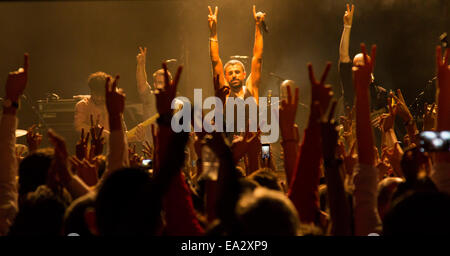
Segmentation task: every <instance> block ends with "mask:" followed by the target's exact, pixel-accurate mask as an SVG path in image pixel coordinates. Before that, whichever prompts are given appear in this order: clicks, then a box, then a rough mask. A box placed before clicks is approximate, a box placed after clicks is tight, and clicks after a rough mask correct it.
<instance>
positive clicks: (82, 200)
mask: <svg viewBox="0 0 450 256" xmlns="http://www.w3.org/2000/svg"><path fill="white" fill-rule="evenodd" d="M94 207H95V193H89V194H86V195H84V196H82V197H79V198H77V199H76V200H74V201H73V202H72V203H71V204H70V206H69V207H68V208H67V210H66V213H65V215H64V234H65V235H69V234H78V235H80V236H82V237H86V236H91V235H92V234H91V232H90V230H89V226H88V224H87V223H86V219H85V214H86V211H87V210H88V209H93V208H94Z"/></svg>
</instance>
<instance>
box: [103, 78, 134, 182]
mask: <svg viewBox="0 0 450 256" xmlns="http://www.w3.org/2000/svg"><path fill="white" fill-rule="evenodd" d="M118 82H119V75H117V76H116V77H115V79H114V81H111V79H110V78H109V77H108V78H107V79H106V83H105V99H106V109H107V110H108V120H109V128H110V129H111V134H110V136H109V155H108V163H107V167H106V171H105V173H104V174H103V176H102V178H105V177H107V176H108V175H109V174H110V173H111V172H112V171H115V170H118V169H120V168H122V167H126V166H128V165H129V160H128V143H127V137H126V135H125V130H124V127H123V111H124V108H125V94H124V92H123V90H122V89H118V88H117V85H118Z"/></svg>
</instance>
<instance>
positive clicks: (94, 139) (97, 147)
mask: <svg viewBox="0 0 450 256" xmlns="http://www.w3.org/2000/svg"><path fill="white" fill-rule="evenodd" d="M103 129H104V127H103V126H101V125H99V124H98V121H97V123H96V124H95V125H94V120H93V117H92V115H91V128H90V134H91V147H90V150H89V154H88V156H89V159H93V158H94V157H96V156H98V155H101V154H102V153H103V146H104V145H105V138H104V137H103V136H102V134H103Z"/></svg>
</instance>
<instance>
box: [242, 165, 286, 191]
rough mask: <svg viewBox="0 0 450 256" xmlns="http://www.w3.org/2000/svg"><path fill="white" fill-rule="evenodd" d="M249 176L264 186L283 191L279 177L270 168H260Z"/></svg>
mask: <svg viewBox="0 0 450 256" xmlns="http://www.w3.org/2000/svg"><path fill="white" fill-rule="evenodd" d="M247 178H248V179H250V180H253V181H256V182H257V183H258V184H259V185H260V186H262V187H265V188H268V189H273V190H277V191H283V189H282V188H281V185H280V183H279V181H278V177H277V176H276V175H275V174H274V173H273V171H271V170H270V169H269V168H262V169H259V170H258V171H256V172H253V173H252V174H250V175H249V176H248V177H247Z"/></svg>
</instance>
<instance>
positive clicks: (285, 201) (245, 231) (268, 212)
mask: <svg viewBox="0 0 450 256" xmlns="http://www.w3.org/2000/svg"><path fill="white" fill-rule="evenodd" d="M236 214H237V219H238V226H237V230H236V231H237V233H238V234H241V235H297V234H298V229H299V224H300V222H299V217H298V213H297V210H296V209H295V207H294V205H293V204H292V202H291V201H290V200H289V198H287V197H286V196H285V195H284V194H283V193H281V192H279V191H275V190H270V189H266V188H262V187H258V188H256V189H255V190H254V191H253V192H250V193H245V194H244V195H243V196H242V197H241V198H240V200H239V202H238V203H237V207H236Z"/></svg>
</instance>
